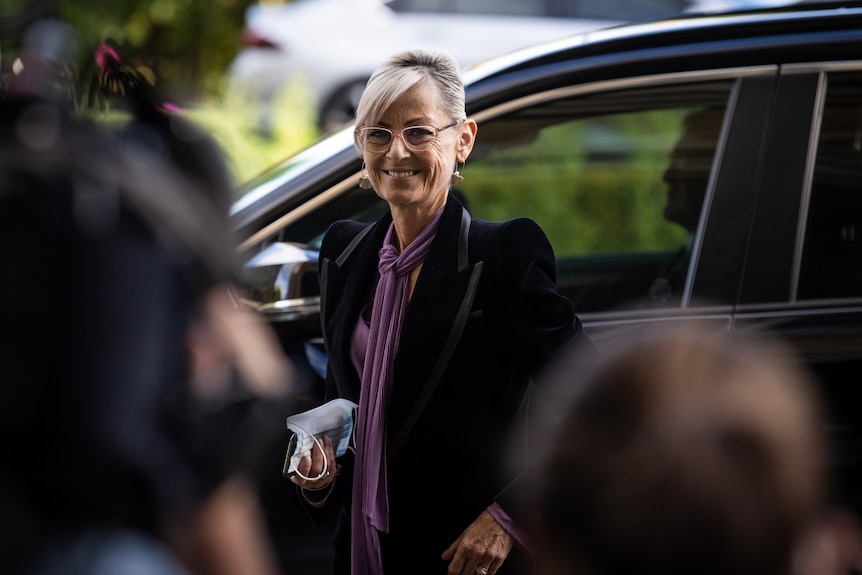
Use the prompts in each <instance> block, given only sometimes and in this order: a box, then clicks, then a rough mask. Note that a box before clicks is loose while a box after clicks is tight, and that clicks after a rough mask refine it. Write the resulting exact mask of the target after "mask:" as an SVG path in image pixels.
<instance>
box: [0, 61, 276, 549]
mask: <svg viewBox="0 0 862 575" xmlns="http://www.w3.org/2000/svg"><path fill="white" fill-rule="evenodd" d="M44 81H45V82H49V81H50V79H47V78H46V79H44ZM39 83H40V82H36V85H38V84H39ZM146 97H149V96H146V95H144V96H141V100H140V102H139V103H140V105H144V106H146V105H147V104H146V103H145V100H144V99H145V98H146ZM151 104H152V105H153V106H155V105H156V102H155V101H153V102H152V103H151ZM158 114H164V112H158V113H157V112H155V111H151V110H149V108H148V109H147V112H146V113H141V114H136V115H134V117H133V118H132V120H131V122H130V123H129V124H127V126H126V127H125V128H124V131H123V132H122V133H118V132H114V131H108V130H106V129H104V128H100V127H97V126H95V125H92V124H90V123H86V122H83V121H80V120H79V119H76V118H75V116H74V115H73V114H72V113H71V110H69V109H67V107H65V106H64V105H62V104H61V103H58V102H57V101H55V100H52V99H50V98H48V97H46V96H45V94H44V93H42V92H40V91H38V90H32V91H31V90H24V89H16V90H13V91H10V92H9V93H6V94H3V95H2V99H0V245H2V248H0V250H2V261H3V265H4V274H3V278H4V279H3V281H2V282H0V325H2V327H3V330H4V337H3V340H4V342H6V343H5V344H4V345H3V346H2V348H0V381H3V383H4V385H3V386H2V391H0V447H2V450H3V452H4V455H5V458H6V464H5V465H4V466H3V469H2V471H0V507H2V509H3V512H4V513H3V520H2V523H0V533H2V539H3V541H4V548H3V551H4V552H12V551H16V552H20V551H22V550H26V547H27V546H28V545H31V544H34V542H38V541H40V540H41V541H44V540H45V538H46V537H47V536H48V535H49V534H50V535H54V536H56V535H57V534H59V533H72V532H75V531H77V530H81V529H87V528H91V527H94V526H99V525H115V526H128V527H133V528H140V529H142V530H146V531H151V532H156V531H158V530H159V529H160V528H161V524H162V522H164V521H165V520H166V519H167V518H170V517H177V516H180V515H182V514H184V513H186V512H188V511H189V510H191V509H194V508H195V506H196V505H197V504H198V503H200V502H201V501H202V500H203V499H205V498H206V497H207V495H208V494H209V493H210V492H211V491H212V490H213V489H215V487H216V486H217V485H219V484H220V483H221V482H222V481H223V480H224V479H225V478H226V477H228V476H229V475H231V474H232V473H234V472H242V471H244V470H243V469H240V467H241V464H242V463H244V462H246V460H241V459H239V457H240V456H241V455H242V451H241V450H240V449H239V448H238V447H237V446H236V445H235V442H236V441H241V442H243V443H245V445H244V446H243V449H244V450H245V454H246V455H247V454H249V453H251V452H255V451H256V450H255V449H253V448H251V447H250V444H249V443H248V442H247V440H249V439H252V438H253V439H255V440H256V441H257V443H255V445H263V444H265V443H266V441H267V436H266V435H265V434H263V433H261V434H260V435H257V436H256V437H252V436H250V435H249V433H250V431H251V430H250V429H248V428H249V427H253V428H254V431H260V432H262V431H263V430H264V427H263V426H260V427H255V425H252V424H249V421H250V418H247V417H243V418H237V419H236V420H234V422H235V423H237V427H235V428H233V429H231V430H230V432H231V433H225V431H224V430H223V429H221V428H222V426H221V425H218V424H211V423H210V424H208V423H202V422H203V420H204V419H205V416H206V415H208V414H216V415H218V413H217V412H220V411H221V410H222V408H224V407H225V406H227V405H228V404H229V403H230V402H231V401H232V400H233V399H235V398H236V394H237V393H239V391H242V392H243V393H245V395H243V396H242V397H245V398H248V397H253V396H255V397H267V398H284V397H286V395H287V392H288V391H289V383H290V375H291V372H290V365H289V364H288V363H287V361H286V360H285V359H284V357H283V356H281V355H280V350H278V347H277V343H276V341H275V338H274V336H272V334H271V333H269V332H268V331H267V329H266V328H264V327H263V326H262V325H260V324H259V323H258V321H257V318H256V317H254V316H252V315H251V314H250V313H244V312H243V310H241V309H239V308H237V307H236V306H235V305H234V303H233V301H232V299H231V297H230V295H229V289H230V286H231V285H232V284H233V282H234V281H235V280H236V278H237V276H238V272H239V267H238V264H237V262H236V261H235V259H234V246H233V242H232V241H231V238H230V234H229V232H228V228H227V212H226V199H227V197H226V196H225V194H229V189H228V188H227V187H226V185H225V184H224V181H223V180H222V179H220V176H218V174H221V173H222V170H224V167H223V166H222V165H221V164H220V163H219V161H218V158H217V157H216V156H214V155H211V154H209V153H208V152H207V151H206V150H211V149H212V148H210V147H209V146H210V145H209V144H206V143H203V144H202V145H200V146H199V145H196V143H195V142H202V140H200V139H198V140H194V141H192V140H189V139H186V140H183V138H182V137H183V136H186V137H188V135H189V134H191V133H192V132H190V131H180V130H177V129H176V128H175V127H176V126H177V125H178V124H177V123H176V122H174V121H172V120H171V118H169V117H167V116H165V117H160V116H158ZM195 138H198V136H195ZM201 150H205V151H204V152H201ZM213 174H216V176H213ZM228 392H231V393H232V394H233V395H232V396H231V397H228ZM247 424H248V425H247ZM282 425H283V421H282V420H281V419H280V418H279V420H278V426H279V428H280V427H281V426H282ZM226 439H232V440H233V442H234V443H230V442H222V440H226ZM272 439H275V438H274V437H273V438H272ZM248 457H250V456H248ZM2 555H3V553H0V559H2V558H3V557H2Z"/></svg>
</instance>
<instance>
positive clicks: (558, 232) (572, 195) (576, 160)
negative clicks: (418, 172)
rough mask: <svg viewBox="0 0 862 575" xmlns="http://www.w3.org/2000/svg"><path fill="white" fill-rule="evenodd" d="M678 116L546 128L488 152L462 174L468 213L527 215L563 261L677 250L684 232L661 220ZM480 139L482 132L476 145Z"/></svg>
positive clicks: (661, 114) (658, 115)
mask: <svg viewBox="0 0 862 575" xmlns="http://www.w3.org/2000/svg"><path fill="white" fill-rule="evenodd" d="M681 114H682V112H680V111H657V112H655V111H654V112H648V113H636V114H623V115H617V116H612V117H607V118H598V119H586V120H582V121H575V122H569V123H565V124H561V125H556V126H551V127H549V128H545V129H544V130H542V131H541V132H540V133H539V134H538V137H537V138H536V139H535V140H533V141H530V142H529V143H527V144H524V145H519V146H515V147H510V148H506V149H502V150H499V151H495V152H493V153H490V154H488V155H487V156H486V157H484V158H482V159H481V160H479V161H477V162H472V163H469V165H468V166H467V170H466V172H465V175H466V177H467V178H469V180H468V181H467V182H466V183H465V185H464V187H465V189H469V202H470V208H471V211H472V212H473V213H474V215H475V216H476V217H479V218H483V219H488V220H501V219H506V218H508V217H512V215H513V214H529V215H530V217H532V218H533V219H535V220H536V221H537V222H538V223H539V225H541V226H542V228H543V229H544V230H545V233H546V234H547V235H548V238H549V239H550V240H551V243H552V244H553V245H554V249H555V250H556V251H557V253H558V254H561V255H563V254H564V255H567V256H574V255H587V254H613V253H623V252H628V253H633V252H650V251H656V250H662V249H668V248H670V247H673V246H678V245H680V243H681V242H682V241H683V238H684V235H685V231H684V230H683V229H682V228H681V227H680V226H678V225H676V224H674V223H672V222H668V221H667V220H666V219H665V218H664V216H663V213H662V207H663V205H664V202H665V194H666V187H665V184H664V182H663V181H662V174H663V172H664V170H665V168H666V166H667V162H668V150H670V149H671V147H672V145H673V142H674V140H675V137H676V136H677V134H678V132H679V117H680V116H681ZM481 137H482V131H481V127H480V130H479V137H478V139H479V141H480V142H481ZM468 184H469V185H468Z"/></svg>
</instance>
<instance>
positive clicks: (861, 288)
mask: <svg viewBox="0 0 862 575" xmlns="http://www.w3.org/2000/svg"><path fill="white" fill-rule="evenodd" d="M860 232H862V63H848V62H846V61H844V62H841V63H837V64H835V63H822V64H804V65H796V66H786V67H785V68H784V70H783V71H782V74H781V79H780V81H779V90H778V93H777V99H776V106H775V113H774V119H773V121H772V123H771V127H770V133H769V138H768V144H767V147H766V155H765V161H764V169H763V173H762V183H761V195H760V197H759V199H758V205H757V210H756V213H755V228H754V233H753V234H752V241H751V247H750V249H749V255H748V261H747V262H746V266H745V271H744V276H743V281H742V286H741V292H740V305H739V308H738V310H737V316H736V325H737V329H768V330H770V331H772V332H774V333H778V334H780V335H781V336H782V338H783V339H784V340H785V341H787V342H788V344H789V345H790V346H792V348H793V349H794V350H796V351H797V352H798V353H799V357H800V358H801V359H802V360H803V361H804V362H805V363H806V364H807V366H808V367H810V368H811V370H812V371H813V373H814V374H815V375H816V376H817V378H818V379H819V382H820V389H821V390H822V395H823V398H824V401H825V405H826V409H827V412H828V416H829V420H830V432H831V434H832V439H833V445H834V448H835V451H834V454H833V455H834V460H833V461H834V463H835V464H836V469H837V470H838V472H839V477H840V478H841V480H842V481H843V482H845V483H846V484H847V485H851V486H858V485H859V484H860V483H859V478H860V477H862V469H860V468H862V415H860V414H862V401H860V400H862V387H860V386H859V383H858V375H857V374H858V373H859V370H860V368H862V237H860V236H859V233H860ZM857 490H858V487H856V488H854V489H852V490H851V491H849V492H848V493H847V494H846V496H847V497H848V499H850V502H851V504H852V505H853V506H854V507H856V508H857V510H862V495H859V494H857V493H856V491H857Z"/></svg>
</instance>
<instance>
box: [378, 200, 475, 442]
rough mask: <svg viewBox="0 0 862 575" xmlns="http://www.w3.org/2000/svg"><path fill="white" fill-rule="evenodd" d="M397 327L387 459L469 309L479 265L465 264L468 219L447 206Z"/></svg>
mask: <svg viewBox="0 0 862 575" xmlns="http://www.w3.org/2000/svg"><path fill="white" fill-rule="evenodd" d="M445 210H446V211H445V212H444V214H443V218H442V219H441V221H440V227H439V228H438V231H437V236H436V238H435V239H434V243H433V244H432V246H431V250H430V251H429V253H428V256H427V257H426V259H425V262H424V264H423V266H422V271H421V273H420V274H419V279H418V281H417V283H416V289H415V290H414V292H413V297H412V298H411V300H410V304H409V306H408V309H407V314H406V316H405V318H404V325H403V326H402V328H401V342H400V344H399V348H398V354H397V356H396V358H395V366H394V381H395V385H393V387H392V390H391V392H390V393H391V395H390V399H389V402H390V405H389V409H388V412H389V438H390V441H389V454H390V456H392V455H394V454H395V453H396V452H397V451H398V449H399V448H400V447H401V445H402V444H403V442H404V440H405V439H406V437H407V436H408V434H409V433H410V431H411V430H412V428H413V425H414V423H415V421H416V419H417V418H418V417H419V415H420V414H421V413H422V410H423V409H424V408H425V405H426V404H427V403H428V401H429V400H430V398H431V396H432V395H433V393H434V391H435V389H436V387H437V384H438V383H439V381H440V378H441V377H442V375H443V373H444V372H445V369H446V367H447V366H448V364H449V360H450V358H451V355H452V352H453V351H454V349H455V347H456V346H457V344H458V341H459V339H460V336H461V333H462V331H463V329H464V325H465V324H466V321H467V316H468V315H469V313H470V310H471V308H472V304H473V298H474V296H475V294H476V289H477V287H478V283H479V278H480V276H481V272H482V267H483V264H482V262H477V263H474V264H472V265H471V264H469V263H468V258H467V247H468V246H467V236H468V232H469V227H470V216H469V215H468V214H467V212H466V210H464V209H463V207H462V206H461V204H460V203H458V202H457V201H456V200H454V199H451V198H450V200H449V202H448V203H447V205H446V208H445Z"/></svg>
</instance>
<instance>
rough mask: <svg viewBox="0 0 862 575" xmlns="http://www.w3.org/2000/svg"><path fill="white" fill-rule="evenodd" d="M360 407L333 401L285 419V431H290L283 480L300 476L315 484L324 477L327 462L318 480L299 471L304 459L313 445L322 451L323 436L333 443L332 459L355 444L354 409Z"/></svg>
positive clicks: (346, 401) (351, 403)
mask: <svg viewBox="0 0 862 575" xmlns="http://www.w3.org/2000/svg"><path fill="white" fill-rule="evenodd" d="M358 408H359V405H357V404H356V403H353V402H352V401H350V400H348V399H343V398H339V399H333V400H332V401H329V402H327V403H324V404H323V405H321V406H319V407H315V408H314V409H310V410H308V411H303V412H302V413H297V414H295V415H291V416H290V417H288V418H287V428H288V429H290V430H291V431H293V434H292V435H291V436H290V442H289V443H288V447H287V455H286V457H285V460H284V469H283V473H284V476H285V477H290V476H291V475H294V474H296V475H299V476H300V477H302V478H303V479H305V480H307V481H317V480H318V479H320V478H321V477H323V476H325V475H326V474H327V472H328V471H329V469H328V462H326V461H324V464H323V471H321V472H320V475H318V476H317V477H306V476H305V475H303V474H302V473H300V471H299V470H298V467H299V462H300V460H302V458H303V456H305V455H308V456H309V457H311V450H312V448H313V447H314V445H315V444H317V446H318V447H319V448H320V450H321V451H323V445H321V443H320V439H319V437H320V436H322V435H326V436H328V437H329V439H330V440H332V446H333V449H334V450H335V456H336V457H341V456H342V455H344V454H345V453H346V452H347V450H348V448H352V447H353V446H354V445H355V444H356V443H355V438H354V434H353V429H354V425H353V423H354V421H355V419H356V410H357V409H358Z"/></svg>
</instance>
